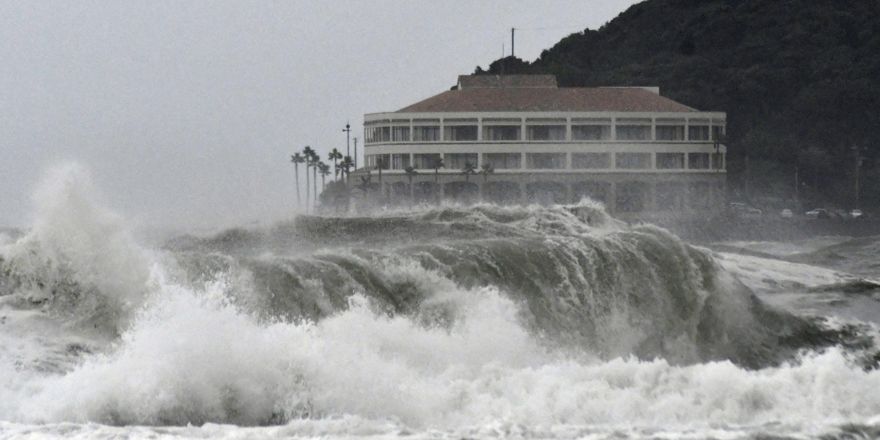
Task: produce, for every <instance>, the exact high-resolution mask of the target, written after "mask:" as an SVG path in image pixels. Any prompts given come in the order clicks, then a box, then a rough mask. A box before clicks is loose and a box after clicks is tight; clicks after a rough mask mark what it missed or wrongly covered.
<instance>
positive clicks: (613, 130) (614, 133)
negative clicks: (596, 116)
mask: <svg viewBox="0 0 880 440" xmlns="http://www.w3.org/2000/svg"><path fill="white" fill-rule="evenodd" d="M611 140H612V141H616V140H617V118H611Z"/></svg>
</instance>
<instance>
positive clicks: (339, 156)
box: [328, 148, 342, 180]
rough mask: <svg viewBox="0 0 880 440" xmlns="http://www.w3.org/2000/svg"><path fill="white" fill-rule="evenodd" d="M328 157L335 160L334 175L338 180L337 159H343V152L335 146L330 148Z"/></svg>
mask: <svg viewBox="0 0 880 440" xmlns="http://www.w3.org/2000/svg"><path fill="white" fill-rule="evenodd" d="M328 158H329V159H330V160H332V161H333V177H334V178H335V179H336V180H339V168H338V167H337V165H336V161H337V160H338V159H342V153H340V152H339V150H337V149H335V148H334V149H332V150H330V154H329V155H328Z"/></svg>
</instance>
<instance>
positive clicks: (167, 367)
mask: <svg viewBox="0 0 880 440" xmlns="http://www.w3.org/2000/svg"><path fill="white" fill-rule="evenodd" d="M94 194H95V193H94V189H93V188H91V184H90V182H89V179H88V174H87V173H86V172H85V171H84V170H83V169H82V168H81V167H77V166H66V167H62V168H59V169H56V170H53V171H52V172H50V173H49V174H48V176H47V178H46V180H45V182H44V184H43V185H42V186H41V190H40V191H38V194H37V196H36V199H37V206H38V207H37V212H38V220H37V221H36V222H35V224H34V226H33V228H32V229H31V230H30V231H29V232H28V233H27V234H26V235H25V236H23V237H22V238H20V239H18V240H17V241H15V242H14V243H11V244H7V245H5V246H4V247H3V249H2V253H0V258H2V261H0V277H2V279H0V289H2V290H0V300H2V302H0V311H2V314H3V315H2V316H3V317H4V319H5V321H4V322H5V323H4V330H5V331H4V336H0V342H2V344H0V346H2V347H3V348H0V396H2V399H0V402H2V403H0V420H6V421H11V422H14V423H15V425H13V426H12V427H9V428H4V427H0V431H2V430H3V429H11V430H14V429H17V428H15V426H25V425H21V424H32V423H50V424H51V423H59V422H75V423H86V422H98V423H105V424H111V425H131V424H139V425H143V424H146V425H185V424H187V423H193V424H201V423H205V422H219V423H232V424H237V425H271V424H286V428H285V429H286V430H282V431H277V432H276V433H278V434H279V435H281V434H283V435H296V434H297V433H299V434H302V435H320V434H321V433H327V431H323V430H324V429H329V430H330V431H329V432H331V433H332V432H335V433H336V435H345V434H346V433H348V434H353V433H358V432H373V433H375V432H379V433H385V434H391V433H395V432H400V431H403V430H419V431H422V430H427V429H439V430H441V431H444V432H456V433H465V434H466V433H471V434H474V435H483V434H487V433H488V432H491V431H492V430H493V429H495V428H493V427H497V426H499V423H500V424H502V425H503V426H508V427H529V428H528V429H527V430H526V431H525V432H526V435H528V433H529V432H531V433H532V434H535V433H543V434H544V435H555V434H554V433H557V432H559V431H558V430H557V428H558V427H560V426H593V427H596V429H610V430H614V429H622V428H627V427H630V428H631V427H645V428H646V429H660V428H662V429H672V430H676V429H680V430H687V429H708V428H709V427H717V426H719V424H721V425H724V426H728V425H733V426H737V425H742V426H746V427H763V426H767V425H768V424H774V426H776V427H777V428H779V427H782V428H780V429H783V430H784V429H791V430H793V431H797V432H802V431H803V432H808V431H809V432H812V431H813V430H822V429H825V428H827V427H828V426H834V425H837V424H843V423H865V424H871V423H874V422H875V421H876V420H875V419H874V417H876V416H877V415H878V414H880V397H878V396H876V393H869V392H864V390H870V389H876V388H877V387H880V373H878V372H877V371H876V370H865V369H863V368H861V367H860V366H859V365H856V364H854V363H852V362H851V361H850V360H849V358H850V357H851V356H852V354H850V353H849V352H848V351H847V350H845V349H844V348H838V347H835V348H829V349H825V350H821V351H810V350H807V351H800V350H801V349H809V348H810V347H821V346H822V345H823V344H824V345H828V344H834V343H835V341H836V340H834V339H833V336H834V334H833V333H830V332H826V331H824V330H822V329H820V328H818V327H817V326H816V324H814V323H810V322H808V321H804V320H802V319H800V318H797V317H794V316H790V315H787V314H785V313H784V312H779V311H772V310H769V309H766V308H765V307H763V306H762V305H761V304H760V302H758V301H757V299H756V298H754V296H752V295H750V293H749V292H748V290H747V289H745V288H744V287H743V286H742V285H741V284H739V283H738V281H737V280H736V279H735V277H734V276H732V275H731V274H729V273H727V272H724V271H723V270H721V269H720V267H719V266H718V265H717V264H715V263H714V262H713V261H712V259H711V257H710V256H709V255H708V254H706V253H705V252H704V251H701V250H699V249H695V248H692V247H690V246H688V245H686V244H684V243H682V242H680V241H679V240H677V239H676V238H675V237H672V236H671V235H669V234H668V233H666V232H665V231H662V230H659V229H657V228H653V227H648V226H644V227H637V228H629V227H626V226H624V225H621V224H618V223H605V222H604V220H601V219H603V218H604V217H603V215H604V213H602V212H601V211H596V210H597V209H598V208H597V207H595V206H594V205H584V206H581V207H574V208H563V207H552V208H540V207H521V208H498V207H491V206H479V207H476V208H473V209H463V208H443V209H438V210H434V211H428V212H423V213H415V214H410V215H409V216H406V217H405V218H403V219H398V220H395V222H396V223H395V224H396V226H395V228H394V229H393V230H392V231H390V232H388V234H396V235H401V233H402V231H403V236H406V235H407V234H410V235H418V236H421V237H422V238H423V239H422V240H419V241H418V242H415V243H414V242H413V241H411V240H391V239H389V240H387V241H388V243H387V244H386V245H384V246H371V247H365V248H355V249H352V248H349V247H346V246H342V247H333V248H324V249H321V250H320V251H318V252H315V253H313V254H311V255H307V256H302V255H283V254H279V253H278V252H277V251H278V250H277V249H275V250H273V252H272V253H268V254H266V253H254V252H250V253H247V255H235V254H228V253H224V252H221V251H218V250H216V249H212V248H211V247H212V246H214V244H212V243H215V242H212V241H211V240H210V239H209V240H207V241H205V242H203V243H198V245H197V246H193V247H191V248H189V249H180V248H174V249H173V250H165V251H161V250H147V249H144V248H142V247H140V246H139V245H138V244H137V243H135V241H134V240H133V239H132V238H131V235H130V234H129V233H128V232H127V231H126V228H125V222H124V220H122V219H120V218H119V217H118V216H115V215H113V214H112V213H110V212H109V211H107V210H106V209H105V208H103V207H102V206H101V205H100V204H99V203H98V200H99V199H98V198H97V197H96V196H95V195H94ZM605 217H607V216H605ZM596 219H599V220H598V222H599V224H590V222H596V221H597V220H596ZM331 221H332V222H333V223H335V225H336V226H335V227H334V228H329V227H327V224H326V223H325V222H331ZM348 221H350V220H346V219H327V220H321V219H312V220H309V222H307V223H301V224H300V226H299V228H306V231H307V232H308V234H307V235H308V236H310V237H312V238H311V239H312V240H313V241H317V242H320V241H321V240H322V234H323V233H325V232H322V231H331V230H332V231H334V232H333V233H334V234H337V235H339V234H341V235H342V237H341V239H342V240H341V241H345V240H344V238H345V237H344V235H345V232H344V231H346V230H349V229H350V230H351V231H352V232H351V233H352V234H357V231H356V229H357V228H355V227H353V226H352V227H349V226H350V225H347V224H346V222H348ZM351 221H354V220H351ZM356 221H357V222H359V224H360V225H364V224H366V225H367V226H368V227H369V223H370V222H376V223H379V224H386V225H387V224H388V222H389V221H388V219H382V218H375V219H359V220H356ZM373 227H374V229H376V230H381V229H382V228H379V227H377V226H373ZM294 229H296V228H294ZM340 231H342V232H340ZM448 232H451V233H448ZM326 233H330V232H326ZM337 238H339V237H337ZM228 245H229V243H228V241H227V242H224V243H223V246H228ZM309 245H314V243H309ZM233 247H234V246H233ZM13 338H15V339H14V340H15V341H16V344H12V341H13ZM816 338H820V339H821V338H825V339H822V341H820V342H822V343H819V342H816ZM4 339H5V340H4ZM13 345H17V346H19V347H21V346H24V348H23V349H9V348H8V347H10V346H13ZM71 347H73V348H71ZM786 353H787V354H786ZM780 356H782V357H780ZM746 367H750V368H746ZM328 420H345V422H344V423H342V426H343V428H339V425H338V424H337V425H333V426H329V425H328V422H327V421H328ZM331 425H332V424H331ZM108 429H109V428H108ZM338 429H342V431H341V434H340V432H339V431H333V430H338ZM522 429H526V428H522ZM487 430H488V431H487ZM528 430H533V431H528ZM514 431H516V430H514ZM273 432H275V431H273ZM425 432H427V431H425ZM565 432H568V431H565Z"/></svg>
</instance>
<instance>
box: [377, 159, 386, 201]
mask: <svg viewBox="0 0 880 440" xmlns="http://www.w3.org/2000/svg"><path fill="white" fill-rule="evenodd" d="M383 168H385V159H383V158H382V156H377V157H376V169H377V170H379V197H380V199H381V198H384V197H385V188H383V187H382V169H383Z"/></svg>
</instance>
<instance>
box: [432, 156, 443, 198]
mask: <svg viewBox="0 0 880 440" xmlns="http://www.w3.org/2000/svg"><path fill="white" fill-rule="evenodd" d="M432 168H434V193H435V194H436V195H437V201H438V202H439V198H440V168H446V165H445V164H444V163H443V158H442V157H438V158H437V159H436V160H434V166H433V167H432Z"/></svg>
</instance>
